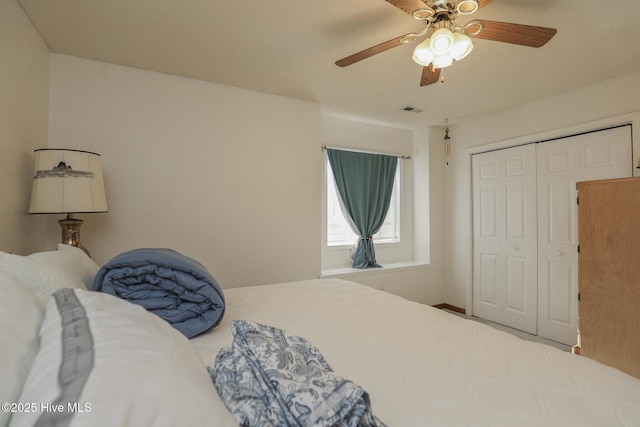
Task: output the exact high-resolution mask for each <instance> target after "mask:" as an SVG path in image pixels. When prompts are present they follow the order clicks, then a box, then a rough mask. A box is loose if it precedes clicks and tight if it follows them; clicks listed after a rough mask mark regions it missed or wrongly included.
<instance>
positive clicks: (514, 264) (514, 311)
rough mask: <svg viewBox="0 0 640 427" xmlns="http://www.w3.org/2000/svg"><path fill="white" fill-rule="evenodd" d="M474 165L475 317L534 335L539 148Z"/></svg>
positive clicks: (478, 158)
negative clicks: (536, 150)
mask: <svg viewBox="0 0 640 427" xmlns="http://www.w3.org/2000/svg"><path fill="white" fill-rule="evenodd" d="M472 163H473V165H472V168H473V171H472V175H473V211H474V214H473V228H474V232H473V234H474V243H473V245H474V246H473V251H474V255H473V259H474V265H473V308H472V313H473V314H474V315H475V316H478V317H482V318H484V319H488V320H492V321H494V322H497V323H501V324H504V325H507V326H511V327H513V328H516V329H520V330H524V331H527V332H530V333H533V334H535V333H536V312H537V306H536V304H537V301H536V298H537V289H536V286H537V279H536V274H537V268H536V265H537V264H536V257H537V250H536V244H537V243H536V242H537V237H536V226H535V222H536V218H535V215H536V210H535V198H536V187H535V169H536V167H535V147H534V146H533V145H527V146H522V147H516V148H511V149H508V150H502V151H494V152H489V153H482V154H477V155H474V156H473V161H472Z"/></svg>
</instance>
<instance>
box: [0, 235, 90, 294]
mask: <svg viewBox="0 0 640 427" xmlns="http://www.w3.org/2000/svg"><path fill="white" fill-rule="evenodd" d="M99 268H100V267H99V266H98V265H97V264H96V263H95V262H93V260H92V259H91V258H89V256H88V255H87V254H86V253H84V251H83V250H82V249H78V248H76V247H75V246H69V245H65V244H62V243H59V244H58V250H57V251H50V252H37V253H34V254H31V255H29V256H21V255H14V254H8V253H5V252H0V270H4V271H7V272H9V273H11V274H13V275H14V276H15V277H16V278H17V279H18V282H19V283H21V284H22V285H23V286H26V287H27V288H29V289H31V290H32V291H33V293H34V294H35V296H36V297H37V298H38V299H39V300H40V301H42V303H43V304H45V305H46V304H47V300H48V299H49V295H51V294H52V293H53V291H55V290H56V289H60V288H84V289H91V285H92V283H93V279H94V278H95V276H96V274H97V273H98V270H99Z"/></svg>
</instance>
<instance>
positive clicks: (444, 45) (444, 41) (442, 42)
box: [429, 28, 453, 55]
mask: <svg viewBox="0 0 640 427" xmlns="http://www.w3.org/2000/svg"><path fill="white" fill-rule="evenodd" d="M429 45H430V46H431V50H432V51H433V53H435V54H436V55H444V54H447V53H449V51H450V50H451V47H452V46H453V33H452V32H451V30H449V29H447V28H438V29H437V30H436V31H435V32H434V33H433V35H432V36H431V42H430V44H429Z"/></svg>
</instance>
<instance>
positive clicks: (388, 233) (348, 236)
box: [325, 160, 402, 246]
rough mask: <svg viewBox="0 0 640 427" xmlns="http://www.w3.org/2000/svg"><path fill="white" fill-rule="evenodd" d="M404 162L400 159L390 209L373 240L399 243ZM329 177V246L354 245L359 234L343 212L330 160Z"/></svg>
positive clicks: (327, 166)
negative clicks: (354, 230) (352, 227)
mask: <svg viewBox="0 0 640 427" xmlns="http://www.w3.org/2000/svg"><path fill="white" fill-rule="evenodd" d="M401 166H402V162H401V161H400V160H398V167H397V168H396V176H395V178H394V182H393V192H392V193H391V203H390V204H389V211H388V212H387V216H386V218H385V220H384V224H382V227H381V228H380V230H379V231H378V233H376V234H375V235H374V236H373V241H374V242H375V243H376V244H379V243H397V242H399V241H400V176H401V172H400V170H401ZM326 170H327V174H326V176H327V179H326V182H325V185H326V189H327V246H345V245H349V246H351V245H353V244H354V243H355V242H356V241H357V239H358V236H357V235H356V234H355V233H354V232H353V231H351V227H350V226H349V223H348V222H347V220H346V219H345V217H344V215H343V214H342V209H341V208H340V201H339V199H338V194H337V192H336V186H335V182H334V180H333V173H332V171H331V165H330V164H329V161H328V160H327V161H326Z"/></svg>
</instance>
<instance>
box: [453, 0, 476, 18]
mask: <svg viewBox="0 0 640 427" xmlns="http://www.w3.org/2000/svg"><path fill="white" fill-rule="evenodd" d="M479 7H480V5H479V4H478V0H461V1H460V2H459V3H458V4H457V5H456V10H457V11H458V13H459V14H460V15H471V14H472V13H473V12H475V11H476V10H478V8H479Z"/></svg>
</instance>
